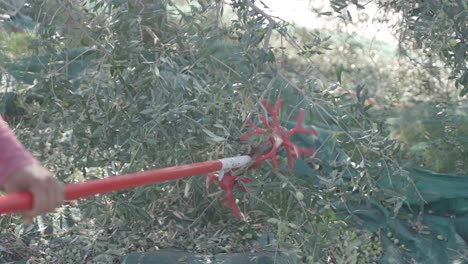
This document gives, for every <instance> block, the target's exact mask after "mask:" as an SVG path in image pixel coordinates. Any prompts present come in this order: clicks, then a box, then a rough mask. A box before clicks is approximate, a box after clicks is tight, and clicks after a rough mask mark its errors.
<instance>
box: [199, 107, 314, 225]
mask: <svg viewBox="0 0 468 264" xmlns="http://www.w3.org/2000/svg"><path fill="white" fill-rule="evenodd" d="M282 102H283V100H282V99H278V101H277V102H276V104H275V107H274V108H272V107H271V106H270V105H269V104H268V102H266V101H265V100H264V101H262V104H263V105H264V106H265V108H266V109H267V111H268V113H269V114H270V115H271V117H272V118H273V120H272V121H271V122H268V121H267V118H266V117H265V116H260V121H261V122H262V124H263V125H264V126H265V128H260V127H258V126H257V125H255V124H254V123H253V122H251V121H247V125H248V126H250V127H251V128H252V131H250V132H248V133H246V134H244V135H242V136H241V137H240V140H247V139H248V138H250V137H252V136H253V135H256V134H257V135H258V134H268V133H270V134H269V135H268V136H269V138H268V140H265V141H263V142H262V143H261V146H260V147H259V148H257V149H256V150H255V151H254V152H252V153H251V154H250V156H251V157H252V159H253V160H254V163H253V165H252V166H251V167H250V168H253V167H256V166H258V165H260V164H261V163H262V162H264V161H265V160H267V159H271V160H272V163H273V167H274V168H275V170H278V160H277V158H276V155H277V152H278V149H280V148H281V147H282V148H284V149H285V150H286V153H287V155H288V165H289V171H290V172H291V174H292V173H293V172H294V161H293V155H294V157H296V158H297V159H300V158H301V156H302V155H309V156H313V155H315V150H313V149H308V148H303V147H299V146H297V145H296V144H294V143H292V142H291V137H292V136H293V135H294V134H298V133H301V134H307V135H315V136H317V135H318V132H317V131H316V130H312V129H306V128H302V121H303V120H304V109H301V110H300V112H299V116H298V118H297V121H296V126H295V127H294V128H292V129H290V130H287V129H286V128H284V127H282V126H281V125H280V123H279V120H278V114H279V110H280V107H281V103H282ZM220 157H222V154H221V156H220ZM206 176H207V177H208V179H207V185H208V187H209V186H210V185H211V184H212V183H213V182H215V181H216V182H218V184H219V186H220V187H221V189H223V190H224V191H225V192H226V195H225V196H223V197H222V198H221V199H220V200H221V201H222V202H223V203H224V205H225V206H226V207H229V208H231V210H232V212H233V214H234V216H235V217H236V218H237V219H240V218H241V213H240V210H239V207H238V206H237V204H236V199H235V197H234V188H236V189H238V190H241V191H246V188H245V187H244V186H242V185H240V183H239V181H240V182H244V183H247V182H250V179H248V178H245V177H243V175H242V174H240V175H232V172H225V173H224V176H223V177H222V179H221V181H220V180H219V177H218V175H217V174H214V173H210V174H207V175H206Z"/></svg>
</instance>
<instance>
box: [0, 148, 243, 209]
mask: <svg viewBox="0 0 468 264" xmlns="http://www.w3.org/2000/svg"><path fill="white" fill-rule="evenodd" d="M250 161H251V158H250V156H238V157H232V158H224V159H219V160H212V161H205V162H199V163H193V164H188V165H182V166H174V167H167V168H162V169H155V170H149V171H141V172H135V173H130V174H125V175H118V176H111V177H107V178H104V179H96V180H89V181H86V182H81V183H72V184H67V185H65V200H67V201H70V200H77V199H80V198H85V197H89V196H94V195H97V194H104V193H109V192H114V191H120V190H124V189H130V188H135V187H138V186H143V185H148V184H153V183H160V182H166V181H172V180H178V179H182V178H187V177H191V176H195V175H204V174H207V173H210V172H215V171H220V170H230V169H233V168H239V167H243V166H245V165H247V164H248V163H249V162H250ZM32 205H33V197H32V195H31V194H30V193H28V192H22V193H12V194H6V195H3V196H0V214H9V213H16V212H23V211H28V210H31V209H32Z"/></svg>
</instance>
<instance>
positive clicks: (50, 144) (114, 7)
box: [2, 0, 405, 255]
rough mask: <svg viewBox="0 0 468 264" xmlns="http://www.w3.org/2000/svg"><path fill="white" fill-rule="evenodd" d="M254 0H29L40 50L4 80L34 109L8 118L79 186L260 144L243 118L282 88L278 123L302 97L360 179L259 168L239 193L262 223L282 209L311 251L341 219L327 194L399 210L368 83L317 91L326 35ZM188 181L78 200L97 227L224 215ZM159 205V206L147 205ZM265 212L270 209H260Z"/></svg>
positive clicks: (35, 46)
mask: <svg viewBox="0 0 468 264" xmlns="http://www.w3.org/2000/svg"><path fill="white" fill-rule="evenodd" d="M4 2H5V3H7V2H8V3H10V2H9V1H4ZM257 4H259V3H257V2H254V1H249V0H236V1H226V2H225V1H207V0H198V1H187V2H183V1H171V0H166V1H162V0H161V1H148V0H145V1H125V0H99V1H98V0H88V1H71V0H67V1H53V0H48V1H34V0H32V1H27V5H24V6H21V7H20V9H18V10H19V11H18V13H17V14H15V15H21V16H25V17H29V18H31V21H34V22H35V26H34V27H33V29H32V30H33V32H34V39H33V41H31V42H30V43H29V44H28V48H29V49H30V51H31V53H30V55H31V56H32V57H28V58H14V57H11V56H10V57H8V60H5V61H3V62H2V82H3V83H5V85H9V86H11V87H13V88H12V89H13V90H15V92H16V93H17V95H16V97H15V99H14V100H13V101H14V106H15V107H17V108H21V109H24V111H25V113H23V114H22V115H21V116H20V118H17V119H11V120H10V121H11V124H12V125H13V126H15V127H20V128H21V129H20V130H18V135H19V136H20V137H21V138H22V139H23V142H24V143H25V145H26V146H27V147H28V148H30V149H32V150H33V151H34V152H35V154H36V155H37V156H39V158H40V159H41V160H42V161H44V163H45V164H47V165H48V166H50V167H52V168H53V170H54V171H55V172H56V173H57V175H58V176H59V177H60V178H61V179H62V180H63V181H65V182H77V181H83V180H86V179H92V178H100V177H105V176H109V175H114V174H122V173H128V172H133V171H139V170H147V169H150V168H156V167H165V166H174V165H182V164H187V163H192V162H198V161H204V160H209V159H214V158H217V157H218V155H219V152H220V149H222V150H223V153H222V154H223V155H224V156H236V155H240V154H242V153H248V152H249V150H250V149H249V148H250V147H251V146H250V145H249V144H242V143H241V142H239V136H240V135H241V133H243V132H245V131H246V127H245V121H246V120H247V119H249V118H253V117H255V116H256V115H257V113H263V109H261V106H260V105H259V104H258V102H259V101H260V100H262V99H267V100H269V101H270V102H271V103H273V102H274V100H276V98H277V97H278V96H281V97H283V98H285V99H286V101H285V103H284V104H283V105H284V107H283V108H282V113H281V114H282V115H281V121H283V122H287V121H292V120H295V114H296V113H297V110H298V107H299V106H302V107H305V108H306V110H307V111H308V113H310V114H308V116H307V117H306V122H307V123H308V124H309V125H312V124H316V125H319V126H321V127H322V128H324V129H329V130H330V131H334V132H332V133H331V135H330V138H329V139H328V140H330V141H333V140H338V144H339V146H340V147H341V148H343V149H344V150H345V152H346V154H347V155H348V156H349V160H348V163H346V164H343V165H342V166H344V167H345V170H346V167H347V166H349V168H351V167H352V168H353V169H355V170H357V171H358V173H357V176H356V177H354V178H353V180H352V181H349V182H348V181H345V180H343V179H339V178H340V177H341V176H342V175H343V173H341V172H338V171H335V172H334V173H333V174H332V175H334V176H333V177H334V178H333V181H329V180H327V179H326V174H325V173H326V172H320V171H319V172H318V173H322V174H323V175H322V176H324V177H322V178H321V179H322V180H323V182H322V189H316V188H317V187H316V186H314V185H310V186H308V187H307V188H311V189H306V188H305V186H307V185H302V186H301V187H298V182H296V179H295V178H294V177H285V176H284V175H285V174H287V173H286V171H287V169H285V170H280V172H279V173H273V170H272V168H271V167H268V165H267V166H266V168H261V169H259V170H257V171H256V172H252V175H251V177H253V178H255V181H254V182H253V183H252V186H250V187H251V188H252V190H254V191H255V192H254V193H252V194H249V195H250V202H249V201H248V200H245V199H243V197H241V196H240V197H239V200H240V201H239V203H240V207H241V209H242V210H244V212H245V213H247V215H248V217H249V218H251V219H252V218H253V220H252V221H254V222H255V221H260V220H261V219H264V218H265V217H274V218H275V219H281V221H280V222H275V223H282V224H281V225H280V224H278V225H277V233H278V235H280V236H279V237H281V238H282V239H286V238H288V236H289V238H290V239H291V240H293V241H295V242H297V244H298V245H299V247H300V249H301V250H303V251H304V252H307V254H311V255H315V251H314V250H316V249H315V248H316V247H315V246H314V245H313V244H308V243H314V241H318V240H320V237H325V236H321V235H317V234H325V233H326V232H328V228H329V227H330V226H332V225H334V224H337V223H338V222H339V221H337V219H336V216H335V215H334V214H333V210H332V209H331V208H330V203H331V202H332V201H342V202H343V201H346V199H347V198H349V199H351V193H352V192H351V190H353V191H357V192H361V193H362V194H366V195H363V196H362V197H363V199H368V197H375V198H377V199H379V200H382V201H390V203H389V204H390V205H389V206H391V204H392V203H394V201H396V200H398V199H397V197H398V194H397V193H396V191H394V190H380V188H379V187H378V185H377V183H376V182H377V181H378V178H379V177H387V175H388V173H389V171H391V173H395V175H401V177H404V175H405V174H404V173H396V171H399V170H400V168H399V166H398V164H397V163H396V162H394V160H393V159H392V158H391V155H392V152H393V151H394V150H395V148H394V147H395V146H394V145H393V143H392V142H391V141H389V140H387V139H386V138H385V135H384V134H383V133H382V131H383V128H382V125H383V123H379V122H375V121H373V120H372V118H371V117H370V115H369V113H368V110H369V106H367V105H366V104H365V95H366V93H365V91H364V90H363V89H361V88H358V93H357V100H356V101H352V102H350V103H346V104H344V103H343V101H342V99H343V98H341V97H339V96H336V97H334V96H326V97H324V96H323V95H322V90H324V89H325V88H328V87H333V85H334V84H335V83H334V81H329V80H326V79H325V78H322V76H321V75H320V72H319V71H318V70H317V68H318V65H315V64H314V61H312V60H311V59H310V58H309V57H308V56H305V55H306V54H307V53H308V52H313V51H316V50H320V49H322V47H321V43H322V41H323V40H324V38H321V37H319V38H316V39H315V42H313V43H300V42H299V41H298V40H297V39H295V38H293V37H292V36H291V35H290V33H288V30H287V23H285V22H284V21H282V20H280V19H277V18H273V17H271V16H269V15H268V14H267V13H265V12H264V11H262V9H260V8H259V7H258V5H257ZM3 8H5V7H3ZM12 17H13V16H12ZM273 40H276V41H273ZM286 48H288V49H289V48H292V49H294V50H295V53H296V54H299V57H300V60H301V67H297V68H295V66H294V65H293V66H292V67H290V68H289V70H287V69H286V68H281V67H280V65H278V64H277V60H280V58H281V56H282V54H283V53H282V50H284V49H286ZM315 53H316V52H315ZM2 56H6V55H5V54H2ZM298 69H300V71H297V70H298ZM12 80H14V81H12ZM2 85H3V84H2ZM299 104H300V105H299ZM254 120H255V119H254ZM319 152H320V148H319ZM308 162H309V161H308ZM310 162H311V163H310V164H312V163H313V162H315V161H314V160H310ZM319 162H324V163H326V162H329V163H333V162H334V161H333V160H322V161H319ZM281 163H282V164H283V167H284V165H285V162H284V160H282V162H281ZM311 166H313V167H314V168H316V167H315V165H311ZM283 169H284V168H283ZM316 169H317V170H319V169H320V165H319V166H317V168H316ZM302 183H303V182H302ZM185 184H186V186H187V187H186V188H183V187H182V188H180V187H181V183H180V182H177V183H174V182H171V183H166V184H162V185H158V186H149V187H145V188H138V189H135V190H128V191H125V192H119V193H114V194H110V195H107V196H105V197H98V198H93V199H88V200H86V201H82V202H80V203H79V208H80V209H82V210H83V212H84V213H85V215H87V216H88V217H94V218H95V220H96V221H99V222H102V223H105V222H106V221H107V220H111V219H114V218H115V217H120V218H122V219H134V220H135V221H138V220H142V219H143V220H148V219H149V216H151V215H158V214H163V213H164V210H168V209H171V210H174V208H185V209H186V210H185V213H187V214H189V215H190V216H191V217H193V218H196V219H199V218H200V216H202V215H204V214H208V212H210V215H208V217H207V219H209V220H210V221H215V220H217V219H226V218H228V217H227V216H226V215H227V214H228V212H227V211H226V210H224V209H223V207H222V205H221V203H219V202H216V200H217V199H214V200H215V202H213V198H210V197H207V195H206V194H207V190H206V188H205V186H204V179H203V178H197V179H192V180H189V181H187V182H186V183H185ZM299 191H302V192H303V193H306V199H304V202H302V199H301V202H300V203H298V201H297V199H295V198H294V194H295V193H298V192H299ZM291 194H292V195H291ZM181 197H185V198H186V199H181ZM215 197H218V196H215ZM278 197H280V199H278ZM364 197H367V198H364ZM389 197H390V198H391V199H389ZM305 201H306V202H305ZM187 204H188V207H190V208H188V209H187ZM400 205H401V203H400ZM155 207H156V208H162V209H163V210H157V211H152V210H151V208H155ZM213 207H214V208H216V210H214V211H213V210H208V209H207V208H213ZM307 207H310V208H312V209H310V208H307ZM180 210H183V209H180ZM258 210H260V211H263V212H264V214H258V215H259V216H258V217H257V218H258V219H257V218H256V217H255V215H256V213H254V212H258ZM250 212H252V213H251V214H249V213H250ZM260 215H264V216H263V217H260ZM289 222H291V223H293V222H295V223H300V224H299V226H300V227H298V228H301V230H302V231H303V232H302V233H301V232H296V233H291V232H290V231H286V228H287V227H288V223H289ZM262 223H265V222H262ZM295 226H296V227H297V226H298V225H295ZM304 236H307V239H304ZM304 241H308V242H306V243H304ZM185 242H187V241H185ZM312 251H314V252H312Z"/></svg>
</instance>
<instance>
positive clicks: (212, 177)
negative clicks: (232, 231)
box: [206, 172, 250, 219]
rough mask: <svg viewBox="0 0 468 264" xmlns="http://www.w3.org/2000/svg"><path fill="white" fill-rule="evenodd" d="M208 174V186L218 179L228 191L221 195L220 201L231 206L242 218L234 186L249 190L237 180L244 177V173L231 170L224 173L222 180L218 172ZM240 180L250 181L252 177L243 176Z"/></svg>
mask: <svg viewBox="0 0 468 264" xmlns="http://www.w3.org/2000/svg"><path fill="white" fill-rule="evenodd" d="M206 176H207V177H208V179H207V186H208V187H209V186H210V185H211V184H212V183H213V182H215V181H217V182H218V184H219V187H221V189H223V190H224V191H225V192H226V195H225V196H223V197H221V199H220V201H221V202H224V206H226V207H229V208H231V210H232V213H233V214H234V216H235V217H236V218H237V219H241V217H242V216H241V213H240V210H239V207H238V206H237V204H236V198H235V197H234V187H236V189H237V190H240V191H244V192H245V191H247V189H246V188H245V187H244V186H241V185H239V182H238V180H237V178H239V177H242V175H232V174H231V172H226V173H224V175H223V177H222V180H221V181H219V177H218V175H217V174H214V173H209V174H207V175H206ZM240 181H241V182H244V183H247V182H250V179H249V178H245V177H242V178H241V179H240Z"/></svg>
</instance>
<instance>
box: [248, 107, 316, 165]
mask: <svg viewBox="0 0 468 264" xmlns="http://www.w3.org/2000/svg"><path fill="white" fill-rule="evenodd" d="M282 102H283V100H282V99H281V98H280V99H278V100H277V101H276V104H275V107H274V108H272V107H271V106H270V104H268V102H267V101H266V100H263V101H262V104H263V106H265V108H266V110H267V111H268V114H270V115H271V117H272V119H273V121H270V122H268V120H267V118H266V117H265V116H263V115H261V116H260V117H259V118H260V121H261V122H262V124H263V125H264V126H265V128H260V127H258V126H257V125H255V124H254V123H253V122H252V121H250V120H249V121H247V125H248V126H250V127H251V128H252V131H250V132H248V133H246V134H243V135H242V136H241V137H240V140H247V139H248V138H250V137H251V136H253V135H258V134H267V133H270V135H269V140H270V142H271V145H272V147H271V150H270V151H268V152H267V153H264V154H263V155H260V157H258V158H256V159H255V161H254V164H253V166H257V165H259V164H260V163H262V162H263V161H265V160H268V159H271V161H272V163H273V168H275V170H278V160H277V158H276V156H277V154H278V149H280V148H281V147H283V148H284V149H285V150H286V153H287V156H288V166H289V172H290V173H291V174H292V173H294V160H293V155H294V157H296V158H297V159H300V158H301V155H308V156H313V155H315V153H316V152H315V150H313V149H308V148H304V147H299V146H297V145H296V144H294V143H292V142H291V137H292V136H293V135H294V134H298V133H301V134H307V135H314V136H317V135H318V132H317V131H316V130H313V129H306V128H303V127H302V122H303V120H304V109H301V110H300V112H299V116H298V117H297V121H296V126H295V127H294V128H292V129H290V130H287V129H286V128H284V127H282V126H281V125H280V123H279V119H278V114H279V111H280V107H281V103H282Z"/></svg>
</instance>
